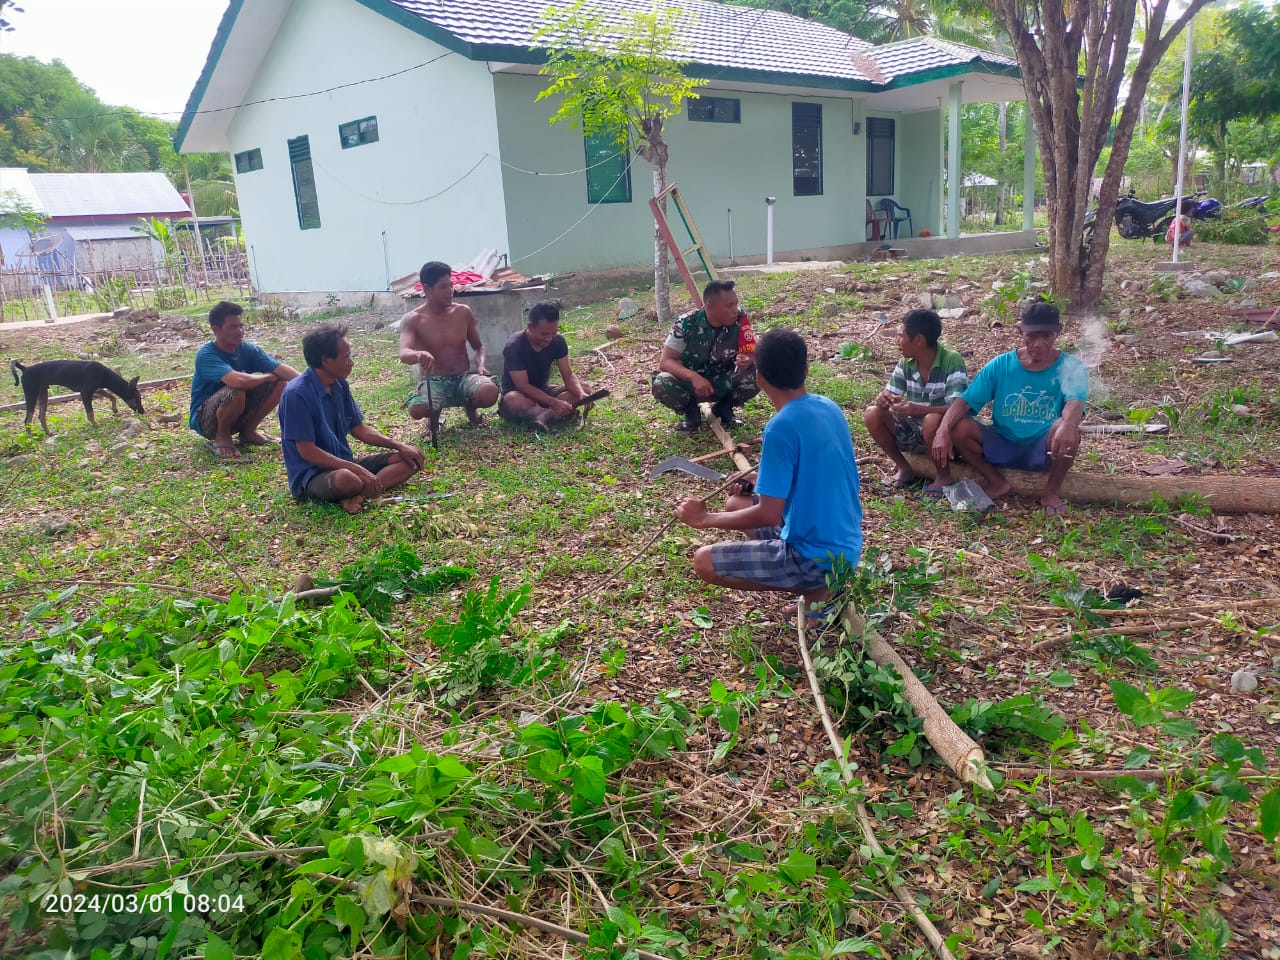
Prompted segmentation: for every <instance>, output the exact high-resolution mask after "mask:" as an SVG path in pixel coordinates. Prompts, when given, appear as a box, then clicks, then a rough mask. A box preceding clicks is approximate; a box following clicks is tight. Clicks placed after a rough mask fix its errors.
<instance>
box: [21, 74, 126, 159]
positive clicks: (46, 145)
mask: <svg viewBox="0 0 1280 960" xmlns="http://www.w3.org/2000/svg"><path fill="white" fill-rule="evenodd" d="M35 146H36V149H37V150H38V151H39V153H40V155H41V156H43V157H44V158H45V160H46V161H48V162H49V163H50V164H51V165H53V167H54V168H55V169H58V170H72V171H78V172H80V173H105V172H113V171H119V170H145V169H147V160H148V155H147V151H146V149H145V148H144V147H143V146H142V145H141V144H139V143H138V141H137V140H136V139H135V138H134V137H133V136H132V135H131V134H130V132H129V128H128V127H127V126H126V125H125V123H124V122H123V121H122V120H121V118H120V115H119V114H118V113H115V112H113V111H111V110H109V109H108V108H106V107H104V106H103V105H102V104H101V103H100V102H99V101H98V98H97V97H95V96H93V95H92V94H88V93H84V94H80V95H78V96H75V97H71V98H69V99H67V100H66V101H64V102H63V103H62V104H61V105H60V106H59V107H58V108H57V109H56V110H55V111H54V113H53V116H52V117H50V118H49V120H48V121H47V122H46V123H45V124H44V126H42V127H41V128H40V132H39V134H38V136H37V139H36V144H35Z"/></svg>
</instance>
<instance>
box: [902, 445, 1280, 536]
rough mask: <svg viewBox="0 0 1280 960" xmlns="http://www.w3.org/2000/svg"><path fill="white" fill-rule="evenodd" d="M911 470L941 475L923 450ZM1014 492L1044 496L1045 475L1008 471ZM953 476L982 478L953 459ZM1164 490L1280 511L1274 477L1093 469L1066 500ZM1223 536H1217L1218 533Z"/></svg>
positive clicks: (1079, 476) (1168, 495)
mask: <svg viewBox="0 0 1280 960" xmlns="http://www.w3.org/2000/svg"><path fill="white" fill-rule="evenodd" d="M903 456H905V457H906V458H907V462H908V463H910V464H911V469H912V470H914V471H915V472H916V473H918V474H920V475H921V476H925V477H935V476H937V468H936V467H935V466H934V463H933V460H932V458H930V457H928V456H926V455H925V454H923V453H907V454H903ZM1001 473H1003V474H1004V477H1005V479H1006V480H1008V481H1009V483H1010V485H1011V486H1012V487H1013V492H1014V493H1016V494H1020V495H1021V496H1024V497H1038V496H1040V494H1041V492H1042V491H1043V490H1044V482H1045V478H1046V477H1047V476H1048V475H1047V474H1044V473H1028V472H1027V471H1025V470H1002V471H1001ZM951 475H952V476H953V477H954V478H955V479H957V480H963V479H966V478H973V479H976V480H981V479H982V478H981V477H980V476H979V475H978V472H977V471H976V470H974V469H973V468H972V467H970V466H968V465H967V464H964V463H953V464H952V465H951ZM1156 494H1159V495H1160V496H1161V497H1162V498H1164V499H1165V500H1174V499H1176V498H1177V497H1186V496H1199V497H1203V498H1204V499H1205V500H1206V501H1207V502H1208V504H1209V506H1210V508H1212V509H1213V510H1214V511H1216V512H1218V513H1280V480H1278V479H1275V478H1274V477H1233V476H1221V475H1219V476H1206V477H1177V476H1173V477H1130V476H1120V475H1111V476H1102V475H1099V474H1090V473H1075V472H1074V471H1073V472H1072V473H1068V474H1067V478H1066V479H1065V480H1064V481H1063V482H1062V498H1063V499H1064V500H1071V501H1075V502H1079V503H1120V504H1141V503H1147V502H1149V501H1150V500H1151V498H1152V497H1153V496H1154V495H1156ZM1215 536H1217V534H1215Z"/></svg>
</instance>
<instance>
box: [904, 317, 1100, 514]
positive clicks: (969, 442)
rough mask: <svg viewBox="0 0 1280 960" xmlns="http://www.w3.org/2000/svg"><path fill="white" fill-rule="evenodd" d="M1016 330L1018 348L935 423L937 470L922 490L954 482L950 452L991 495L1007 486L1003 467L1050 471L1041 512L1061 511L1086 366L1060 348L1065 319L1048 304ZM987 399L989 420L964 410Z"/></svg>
mask: <svg viewBox="0 0 1280 960" xmlns="http://www.w3.org/2000/svg"><path fill="white" fill-rule="evenodd" d="M1018 329H1019V331H1020V332H1021V334H1022V346H1021V347H1019V348H1018V349H1017V350H1010V351H1009V352H1008V353H1002V354H1000V355H999V356H998V357H996V358H995V359H993V360H992V361H991V362H990V363H988V364H987V365H986V366H985V367H983V368H982V369H981V370H979V371H978V375H977V376H976V377H974V378H973V383H971V384H970V385H969V389H968V390H966V391H965V392H964V395H963V396H961V397H960V398H959V399H958V400H956V401H954V402H953V403H952V404H951V407H950V408H949V409H948V410H947V414H946V416H945V417H943V418H942V423H940V424H939V425H938V428H937V430H936V432H935V433H934V435H933V440H932V443H931V447H930V450H931V452H932V454H933V462H934V464H935V465H936V466H937V468H938V476H937V479H936V480H935V481H934V483H933V484H932V485H931V486H930V487H928V488H926V492H927V493H931V492H934V491H937V492H938V493H940V492H941V489H942V487H944V486H946V485H947V484H949V483H951V457H952V455H953V454H959V456H960V459H962V460H964V461H965V462H966V463H968V464H969V465H970V466H972V467H973V468H974V469H975V470H977V471H978V474H979V475H980V476H981V477H982V488H983V489H984V490H986V492H987V496H989V497H991V499H993V500H995V499H997V498H999V497H1003V496H1005V495H1006V494H1008V493H1009V491H1010V490H1011V489H1012V487H1011V486H1010V484H1009V481H1008V479H1007V478H1006V477H1005V476H1004V474H1002V473H1001V472H1000V470H999V468H1000V467H1009V468H1010V469H1014V470H1033V471H1044V470H1047V471H1048V473H1049V476H1048V478H1047V479H1046V480H1045V484H1044V490H1043V491H1042V492H1041V494H1040V505H1041V506H1043V507H1044V512H1045V515H1046V516H1050V517H1061V516H1065V515H1066V512H1067V505H1066V504H1065V503H1063V502H1062V497H1061V495H1060V494H1061V492H1062V481H1063V480H1065V479H1066V476H1067V472H1068V471H1069V470H1070V469H1071V466H1072V464H1074V463H1075V459H1076V451H1077V450H1079V449H1080V421H1081V420H1082V419H1083V418H1084V403H1085V400H1087V399H1088V396H1089V371H1088V370H1086V369H1085V366H1084V364H1083V363H1081V362H1080V360H1079V359H1078V358H1077V357H1073V356H1071V355H1070V354H1066V353H1063V352H1062V351H1061V350H1059V349H1058V347H1057V343H1056V341H1057V339H1058V334H1059V333H1061V332H1062V320H1061V317H1060V315H1059V313H1058V308H1057V307H1055V306H1054V305H1053V304H1051V303H1044V302H1038V303H1033V304H1032V305H1031V306H1029V307H1027V309H1026V310H1024V311H1023V313H1022V320H1021V321H1020V322H1019V323H1018ZM988 403H990V404H991V420H992V423H991V425H990V426H988V425H987V424H985V423H979V422H978V421H977V420H975V419H973V417H972V416H966V415H967V414H969V413H970V412H971V411H972V412H973V413H978V412H979V411H981V410H982V408H983V407H985V406H986V405H987V404H988Z"/></svg>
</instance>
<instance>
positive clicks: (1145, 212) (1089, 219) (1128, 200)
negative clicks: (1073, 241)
mask: <svg viewBox="0 0 1280 960" xmlns="http://www.w3.org/2000/svg"><path fill="white" fill-rule="evenodd" d="M1203 198H1204V191H1203V190H1199V191H1197V192H1196V193H1194V194H1191V195H1190V196H1184V197H1183V198H1182V206H1181V208H1180V209H1181V210H1182V213H1183V215H1184V216H1187V217H1190V218H1192V219H1193V220H1204V219H1206V218H1207V217H1206V215H1197V213H1196V210H1197V207H1198V206H1199V204H1200V203H1201V202H1202V200H1203ZM1213 203H1214V204H1217V205H1218V207H1221V206H1222V204H1220V203H1218V201H1217V200H1213ZM1175 207H1178V198H1177V197H1164V198H1163V199H1161V200H1155V201H1152V202H1151V203H1145V202H1143V201H1142V200H1139V199H1138V198H1137V196H1135V195H1134V192H1133V190H1132V188H1131V189H1130V190H1129V192H1128V193H1127V194H1126V195H1125V196H1123V197H1121V198H1120V200H1119V201H1118V202H1117V203H1116V232H1117V233H1119V234H1120V236H1122V237H1124V238H1125V239H1126V240H1145V239H1146V238H1147V237H1151V238H1152V239H1153V241H1154V242H1156V243H1160V242H1161V241H1163V240H1164V235H1165V232H1166V231H1167V230H1168V229H1169V224H1171V223H1172V222H1173V211H1174V208H1175ZM1097 214H1098V211H1097V210H1090V211H1089V213H1088V214H1086V216H1085V218H1084V242H1085V245H1086V246H1088V245H1089V244H1090V243H1091V242H1092V241H1093V230H1094V221H1095V219H1096V217H1097Z"/></svg>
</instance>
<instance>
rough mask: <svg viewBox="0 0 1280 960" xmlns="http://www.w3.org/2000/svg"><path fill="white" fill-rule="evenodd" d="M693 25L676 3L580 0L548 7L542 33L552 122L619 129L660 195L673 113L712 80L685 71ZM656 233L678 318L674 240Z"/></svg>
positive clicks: (663, 278)
mask: <svg viewBox="0 0 1280 960" xmlns="http://www.w3.org/2000/svg"><path fill="white" fill-rule="evenodd" d="M687 28H688V22H687V19H686V14H685V13H684V12H683V11H681V10H680V9H679V8H676V7H664V6H657V5H655V6H654V7H653V9H652V10H650V11H649V12H641V11H635V10H627V11H619V12H617V13H610V14H608V19H606V15H605V14H603V13H601V12H600V11H599V10H597V9H593V8H590V7H588V6H587V3H586V0H578V2H576V3H574V4H573V5H572V6H569V7H548V8H547V11H546V13H545V14H544V16H543V20H542V23H541V24H540V25H539V28H538V31H537V32H536V33H535V35H534V40H535V42H536V43H538V44H539V45H540V46H543V47H545V48H546V49H547V50H548V58H547V62H546V64H545V65H544V66H543V68H542V71H541V72H542V73H543V74H544V75H546V76H548V77H550V78H551V83H550V84H549V85H548V86H547V87H546V89H544V90H543V91H542V92H540V93H539V94H538V97H537V99H539V100H542V99H545V98H548V97H554V98H556V99H558V100H559V105H558V107H557V109H556V111H555V113H554V114H552V116H551V122H552V123H561V122H567V123H571V124H575V125H577V126H580V127H581V128H582V131H583V133H585V134H587V135H595V134H600V133H612V134H614V135H615V137H616V139H617V144H618V148H619V149H622V150H628V151H634V152H635V153H637V154H639V155H640V156H641V157H643V158H644V159H645V160H647V161H649V164H650V166H651V167H652V169H653V194H654V196H657V195H658V194H660V193H661V192H662V191H663V190H665V189H666V187H667V160H668V157H669V151H668V147H667V141H666V139H665V137H664V135H663V127H664V125H665V123H666V120H667V118H668V117H672V116H675V115H677V114H679V112H680V110H681V108H682V106H683V104H684V101H685V100H687V99H689V98H690V97H696V96H697V94H696V93H694V91H695V90H696V89H697V88H698V87H700V86H702V85H703V84H705V83H706V81H705V80H696V79H693V78H691V77H686V76H685V75H684V73H683V72H682V70H681V66H682V62H683V61H682V60H681V59H680V56H681V52H682V51H683V50H684V47H683V45H682V37H683V35H684V33H685V31H686V30H687ZM653 237H654V254H653V271H654V277H653V280H654V294H655V298H656V300H657V312H658V322H659V323H660V324H663V323H666V322H668V321H669V320H670V319H671V291H670V278H669V268H668V258H667V247H666V244H665V243H664V242H663V240H662V236H661V235H660V234H659V232H658V230H657V229H656V227H655V229H654V233H653Z"/></svg>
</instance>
